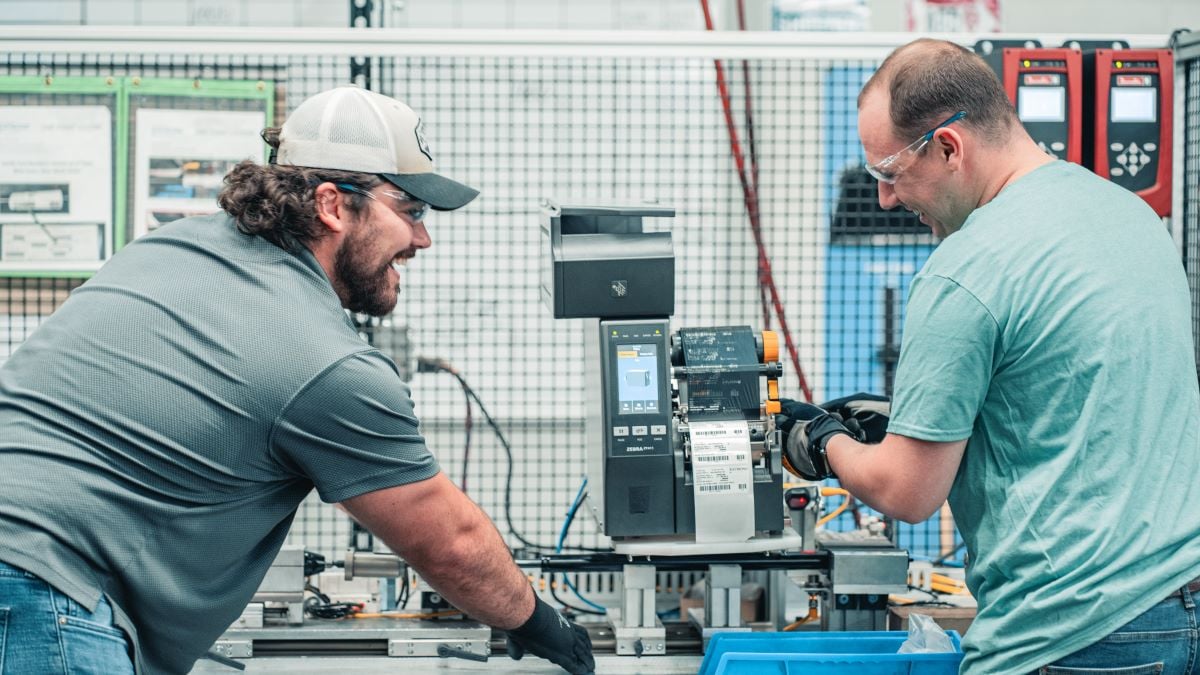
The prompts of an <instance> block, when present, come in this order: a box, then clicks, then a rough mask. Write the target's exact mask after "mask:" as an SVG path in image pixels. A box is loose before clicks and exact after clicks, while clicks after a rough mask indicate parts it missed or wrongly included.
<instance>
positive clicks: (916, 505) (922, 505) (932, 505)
mask: <svg viewBox="0 0 1200 675" xmlns="http://www.w3.org/2000/svg"><path fill="white" fill-rule="evenodd" d="M943 503H944V500H934V499H925V498H921V497H916V498H914V497H912V496H909V497H908V498H906V499H904V500H899V501H898V502H897V503H896V505H895V506H893V507H892V508H890V509H886V510H884V509H881V510H882V511H884V513H887V514H888V515H890V516H891V517H893V518H895V519H897V520H902V521H904V522H906V523H908V524H910V525H916V524H917V523H923V522H925V521H926V520H929V518H930V517H932V516H933V514H935V513H937V512H938V509H940V508H941V507H942V504H943Z"/></svg>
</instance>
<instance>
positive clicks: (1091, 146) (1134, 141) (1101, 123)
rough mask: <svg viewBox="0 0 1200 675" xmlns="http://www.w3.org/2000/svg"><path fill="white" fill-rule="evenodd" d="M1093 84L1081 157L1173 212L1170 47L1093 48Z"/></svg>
mask: <svg viewBox="0 0 1200 675" xmlns="http://www.w3.org/2000/svg"><path fill="white" fill-rule="evenodd" d="M1085 70H1086V74H1085V76H1086V77H1087V78H1088V80H1089V83H1090V85H1091V86H1090V88H1091V94H1092V96H1091V99H1092V100H1091V101H1089V105H1088V107H1089V108H1092V109H1093V110H1094V113H1093V114H1092V116H1091V121H1092V124H1091V129H1089V131H1090V133H1088V134H1085V145H1086V151H1085V154H1086V156H1085V158H1084V162H1085V163H1086V164H1087V165H1088V168H1090V169H1091V170H1092V171H1094V172H1096V174H1097V175H1099V176H1101V177H1103V178H1108V179H1109V180H1111V181H1113V182H1114V183H1116V184H1118V185H1121V186H1122V187H1125V188H1127V189H1129V190H1131V191H1133V192H1136V193H1137V194H1138V195H1139V196H1141V198H1142V199H1145V200H1146V203H1147V204H1149V205H1150V207H1151V208H1153V209H1154V211H1155V212H1156V213H1157V214H1158V215H1160V216H1167V215H1170V213H1171V143H1172V129H1171V124H1172V113H1173V107H1174V99H1173V98H1172V97H1173V95H1174V79H1175V62H1174V58H1173V56H1172V54H1171V50H1169V49H1116V50H1114V49H1097V50H1095V51H1094V52H1089V53H1088V54H1087V55H1086V56H1085Z"/></svg>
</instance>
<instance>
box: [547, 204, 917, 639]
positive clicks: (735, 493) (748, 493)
mask: <svg viewBox="0 0 1200 675" xmlns="http://www.w3.org/2000/svg"><path fill="white" fill-rule="evenodd" d="M674 215H675V213H674V210H673V209H670V208H665V207H661V206H648V205H631V206H621V205H615V206H614V205H599V206H591V205H566V204H558V203H556V202H553V201H546V202H544V203H543V208H542V223H541V234H542V239H543V247H544V249H545V252H546V253H545V256H546V257H545V259H544V262H543V267H542V270H541V293H542V300H543V302H544V303H545V304H546V306H547V307H548V308H549V309H550V310H551V312H552V313H553V315H554V317H555V318H564V319H565V318H577V319H588V320H590V322H591V325H589V326H588V327H587V329H586V350H587V361H586V363H588V364H594V365H592V367H591V368H590V369H589V371H588V372H587V374H586V376H585V377H586V380H587V391H588V396H589V399H588V402H587V416H586V424H585V429H586V433H587V439H588V440H587V442H588V447H587V453H586V454H587V473H588V483H589V491H588V502H587V507H588V510H589V511H590V512H591V514H592V515H593V517H594V518H595V520H596V522H597V523H598V525H599V526H600V528H601V530H602V532H603V533H604V535H606V536H608V537H609V538H610V539H611V542H612V547H613V550H614V552H615V553H617V554H620V555H623V556H624V557H625V560H626V561H634V562H627V563H626V564H624V565H623V568H622V571H623V579H624V593H623V603H622V604H623V607H622V608H621V612H620V613H619V616H618V617H617V618H616V619H614V621H613V623H614V626H613V628H614V633H615V635H616V638H617V640H616V643H617V653H636V654H643V653H663V651H664V645H665V641H664V640H663V638H662V636H663V627H662V624H661V623H660V622H659V621H658V618H657V616H656V614H655V611H654V609H655V606H654V600H655V596H654V592H655V569H656V565H657V566H658V567H675V565H676V563H677V562H678V561H679V560H681V559H685V558H686V559H687V560H689V561H692V562H693V563H695V562H697V561H704V562H707V563H708V564H706V565H703V566H701V567H702V568H707V570H708V578H707V581H706V584H705V591H706V593H705V606H704V608H703V610H699V609H697V610H693V612H692V616H690V617H688V618H689V619H690V620H691V621H692V623H693V624H695V625H696V626H697V628H699V629H700V631H701V633H702V635H703V637H704V641H705V644H707V639H708V637H709V636H710V635H711V634H712V633H713V632H715V631H719V630H749V629H748V627H746V626H744V625H742V622H741V620H740V608H739V606H740V589H741V582H742V574H741V573H742V569H743V568H747V569H773V570H775V571H776V572H780V573H779V574H777V575H775V576H774V577H773V578H774V579H775V582H776V585H777V586H779V587H780V588H776V589H775V590H774V591H773V593H772V596H773V597H772V604H773V605H775V606H774V607H773V609H772V614H775V615H778V617H780V618H778V619H775V618H774V617H773V619H774V620H776V621H782V620H783V619H782V617H783V615H784V609H783V607H782V605H783V604H784V602H785V597H784V593H785V592H786V588H783V586H784V584H783V583H781V582H783V581H784V575H783V574H782V571H783V570H791V572H789V573H788V575H789V576H791V577H792V578H793V579H795V580H797V581H800V580H803V583H804V585H805V586H807V587H808V588H810V589H812V588H814V587H815V586H818V585H821V586H822V588H823V592H827V593H832V598H833V599H834V602H830V603H829V604H828V606H827V611H826V612H823V613H822V617H823V619H824V620H823V621H822V625H823V627H825V628H832V629H847V628H849V629H859V628H867V629H877V628H882V627H883V625H882V622H883V618H884V616H885V614H886V602H887V594H888V593H890V592H902V591H903V590H905V573H906V569H907V555H906V554H905V553H904V552H903V551H900V550H898V549H896V548H895V546H894V545H892V544H891V542H890V541H887V540H886V539H885V538H882V537H876V538H875V539H876V541H873V542H866V541H865V540H859V541H856V542H853V543H852V544H851V545H849V546H841V545H839V543H838V542H830V546H828V547H827V546H826V545H825V543H824V542H817V540H816V538H815V537H814V530H815V521H816V513H817V510H818V509H819V505H820V492H819V486H817V485H815V484H805V485H801V486H799V487H793V488H790V489H789V490H787V491H786V493H785V489H784V481H785V477H786V476H787V474H785V472H784V469H783V465H782V457H781V444H780V437H779V432H778V431H777V430H776V428H775V423H774V414H775V413H776V412H778V411H779V401H778V398H779V389H778V378H779V377H780V375H781V374H782V364H781V363H780V361H779V360H778V352H779V350H778V340H777V338H776V336H775V334H774V333H773V332H771V331H762V332H760V333H756V332H754V331H752V330H751V329H750V328H749V327H747V326H721V327H713V328H681V329H679V330H677V331H675V332H672V331H671V329H670V318H669V317H670V315H671V314H672V312H673V311H674V301H675V294H674V276H675V259H674V252H673V248H672V243H671V234H670V233H669V232H646V231H643V222H642V219H643V218H646V217H654V218H669V217H673V216H674ZM785 511H790V522H791V525H792V527H788V526H787V521H785V518H784V516H785ZM879 540H882V541H879ZM860 544H861V546H860ZM817 545H820V546H821V547H822V549H828V551H825V550H823V551H816V550H814V549H816V547H817ZM839 549H840V550H841V551H842V553H838V552H837V551H838V550H839ZM860 549H862V550H865V551H866V552H867V555H866V556H863V555H860V553H861V551H860ZM787 552H790V554H786V553H787ZM835 561H836V562H835ZM799 570H805V572H804V574H803V575H802V576H800V577H797V576H796V574H797V572H798V571H799ZM814 571H817V572H820V573H819V574H813V572H814ZM821 579H825V580H826V581H828V582H831V583H823V582H821V581H820V580H821ZM839 596H840V597H841V598H842V600H844V602H842V603H840V605H841V606H838V604H839V603H837V602H836V600H837V598H838V597H839ZM860 596H864V597H865V596H870V598H871V600H870V601H869V602H867V601H865V600H862V599H860ZM835 610H836V611H835ZM831 619H832V620H833V621H832V623H830V620H831ZM779 625H782V624H779ZM777 627H778V626H777Z"/></svg>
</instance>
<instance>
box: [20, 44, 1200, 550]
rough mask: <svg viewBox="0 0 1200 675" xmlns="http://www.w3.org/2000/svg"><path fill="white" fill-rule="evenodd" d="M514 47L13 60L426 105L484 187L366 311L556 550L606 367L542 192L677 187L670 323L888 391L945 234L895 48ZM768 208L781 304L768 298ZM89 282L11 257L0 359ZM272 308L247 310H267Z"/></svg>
mask: <svg viewBox="0 0 1200 675" xmlns="http://www.w3.org/2000/svg"><path fill="white" fill-rule="evenodd" d="M509 51H510V52H511V53H492V54H474V55H472V54H461V55H455V54H447V55H437V56H413V55H408V54H397V55H386V54H384V55H380V53H378V52H377V51H371V52H370V53H367V52H364V53H362V54H353V53H345V52H338V53H334V52H333V51H332V50H327V52H328V53H321V50H314V49H312V48H311V46H308V45H305V44H304V43H303V42H301V41H297V42H296V43H295V44H292V45H287V44H285V45H282V46H280V47H279V48H278V49H276V50H274V52H273V53H271V54H260V53H248V54H243V53H234V52H215V51H214V50H212V49H197V51H196V53H180V52H179V51H178V50H175V51H172V52H171V53H162V54H155V53H147V52H145V51H140V52H136V53H134V52H125V51H122V50H121V49H120V47H117V46H112V47H104V46H98V47H97V49H96V51H94V52H82V53H81V52H78V51H77V50H76V51H73V52H71V53H54V52H36V53H34V52H14V51H6V52H0V77H5V76H30V75H33V76H39V77H63V76H87V77H91V76H102V77H103V76H112V77H140V78H177V79H184V80H194V81H200V82H204V81H210V80H242V81H246V80H248V81H260V82H263V83H265V85H266V86H267V87H268V88H269V90H270V91H271V92H272V96H273V101H274V113H275V120H274V121H275V122H276V123H279V122H281V121H282V119H283V117H284V116H286V114H287V113H288V112H289V111H290V110H291V109H292V108H294V107H295V106H296V105H297V104H298V103H299V102H300V101H302V100H304V99H305V98H306V97H308V96H310V95H312V94H315V93H317V92H318V91H321V90H324V89H327V88H330V87H333V86H336V85H340V84H344V83H346V82H348V81H351V80H352V79H358V81H360V82H362V83H364V84H366V85H368V86H369V87H370V88H372V89H375V90H377V91H380V92H382V93H385V94H389V95H394V96H396V97H397V98H399V99H401V100H404V101H405V102H407V103H408V104H409V105H411V106H412V107H413V108H414V109H416V110H417V111H418V112H419V113H420V114H421V115H422V117H423V118H424V120H425V124H426V136H427V140H428V141H429V143H430V145H431V146H432V150H433V154H434V156H435V158H436V160H437V164H438V167H439V171H440V172H442V173H444V174H446V175H449V176H452V177H454V178H456V179H458V180H461V181H463V182H465V183H467V184H469V185H472V186H474V187H476V188H479V189H480V191H481V195H480V197H479V198H478V199H477V200H476V201H475V202H473V203H472V204H471V205H470V206H468V207H467V208H465V209H462V210H460V211H456V212H450V213H436V214H434V215H433V216H431V217H430V218H429V220H428V226H429V229H430V233H431V236H432V239H433V242H434V244H433V247H432V248H430V249H429V250H427V251H423V252H422V253H421V255H419V256H418V257H417V258H416V260H415V261H414V262H413V263H412V264H410V265H409V266H408V267H407V268H406V270H405V278H404V279H403V280H402V284H403V290H402V293H401V301H400V304H399V305H398V306H397V309H396V311H395V312H394V313H393V314H392V315H390V316H388V317H384V318H381V319H369V318H366V317H358V319H359V325H360V327H361V330H362V333H363V336H364V338H365V339H368V340H370V341H371V342H372V343H373V344H375V345H376V346H377V347H379V348H380V349H381V350H382V351H383V352H385V353H386V354H388V355H389V356H391V357H392V358H393V359H395V360H396V361H397V363H398V364H400V367H401V370H402V372H405V373H407V374H408V375H409V376H410V377H411V380H410V384H411V386H412V389H413V397H414V400H415V401H416V404H417V413H418V415H419V416H420V417H421V420H422V431H423V432H424V434H425V435H426V438H427V440H428V443H429V446H430V448H431V449H432V450H433V452H434V453H435V455H436V456H437V458H438V461H439V463H440V464H441V466H442V468H443V469H444V470H445V472H446V473H447V474H448V476H449V477H450V478H451V479H452V480H453V481H455V482H456V483H459V484H460V485H462V486H463V487H464V489H465V490H466V492H467V494H469V495H470V496H471V497H472V498H473V499H475V500H476V501H477V502H478V503H479V504H480V505H481V506H482V507H483V508H484V509H485V510H486V511H487V512H488V513H489V514H490V515H491V516H492V517H493V519H494V520H495V521H496V522H497V523H498V524H499V527H500V529H501V532H502V533H503V534H504V535H505V536H506V537H507V538H508V540H509V543H510V544H514V545H516V544H517V543H518V539H517V538H516V537H515V536H514V535H513V532H512V531H511V530H512V529H515V530H517V531H519V532H520V533H521V535H522V536H523V537H524V538H526V539H528V540H531V541H534V542H536V543H538V544H540V545H544V546H546V547H547V548H553V544H554V543H555V540H556V538H557V536H558V534H559V528H560V526H561V524H562V520H563V515H564V513H565V511H566V510H567V508H568V507H569V506H570V504H571V502H572V498H573V497H574V496H575V494H576V491H577V490H578V489H579V485H580V482H581V479H582V473H583V471H584V465H585V462H584V448H585V447H586V446H587V445H588V443H589V439H587V438H585V434H584V422H583V417H584V402H585V400H586V394H587V392H586V391H585V389H584V386H585V385H584V382H585V380H586V378H585V373H586V372H587V371H588V369H590V368H595V367H597V365H596V364H590V363H586V362H585V360H584V358H583V354H584V323H583V322H582V321H576V320H558V321H556V320H554V319H552V318H551V316H550V313H549V311H548V310H547V309H545V308H544V307H543V306H542V305H541V304H540V301H539V290H538V279H539V277H538V270H539V268H540V266H541V265H542V263H543V262H544V258H545V257H546V256H548V255H549V253H548V252H547V251H545V250H542V244H541V241H540V237H539V223H540V218H541V215H540V214H541V211H540V205H541V203H542V201H543V200H544V199H547V198H550V199H554V200H555V201H558V202H560V203H563V202H568V203H569V202H581V201H598V200H602V201H617V202H647V201H648V202H653V203H656V204H658V205H661V206H670V207H673V208H674V209H675V210H676V216H675V217H674V218H671V219H655V222H651V223H649V225H648V229H651V230H669V231H670V232H671V233H672V237H673V241H674V249H675V256H676V279H675V293H676V305H675V313H674V315H673V318H672V325H673V328H675V329H678V328H680V327H701V326H718V325H749V326H751V327H753V328H755V329H761V328H771V329H775V330H781V329H782V328H783V325H782V321H781V319H782V320H786V326H787V329H788V332H789V333H790V337H791V339H792V341H793V342H794V343H795V345H796V347H797V354H798V362H799V366H800V369H801V370H802V371H803V374H804V376H805V377H806V378H807V381H808V382H809V384H810V385H811V386H812V389H813V392H814V398H815V399H816V400H817V401H818V402H819V401H821V400H826V399H831V398H835V397H838V396H843V395H846V394H850V393H854V392H858V391H865V392H875V393H890V388H891V378H892V374H893V372H894V366H895V362H896V360H897V358H898V354H899V345H900V340H901V335H900V330H901V326H902V324H903V318H904V317H903V314H904V304H905V298H906V296H907V291H908V284H909V281H910V280H911V278H912V277H913V275H914V274H915V273H916V272H917V271H918V270H919V269H920V267H921V266H922V264H923V263H924V261H925V259H926V258H927V257H928V255H929V254H930V252H931V251H932V250H933V248H934V247H935V245H936V241H935V240H934V239H933V238H932V237H931V235H930V234H929V232H928V230H927V228H925V227H923V226H921V225H919V223H917V222H916V220H915V219H914V217H913V216H912V215H911V214H908V213H896V212H885V211H882V210H880V208H879V206H878V203H877V201H876V195H875V186H874V182H873V180H872V179H871V178H870V177H869V176H867V174H866V173H865V172H864V171H863V170H862V169H861V162H862V150H861V147H860V146H859V143H858V140H857V129H856V124H857V116H856V97H857V95H858V91H859V89H860V88H861V86H862V84H863V82H865V80H866V79H867V78H868V77H869V76H870V75H871V73H873V72H874V70H875V68H876V67H877V65H878V62H879V60H880V59H879V57H878V50H874V51H873V50H868V49H864V50H862V51H863V55H862V56H855V55H854V53H853V52H854V50H853V48H852V47H851V48H846V47H839V48H837V49H830V50H828V53H822V52H821V51H820V50H819V49H813V50H809V51H808V52H806V54H807V56H806V57H805V58H753V59H749V60H746V61H741V60H732V61H731V60H725V61H722V62H721V63H720V65H719V66H717V65H716V64H715V63H714V61H713V60H712V58H711V56H708V55H705V56H696V55H694V54H691V53H680V54H679V55H672V54H670V53H669V51H670V50H664V52H663V53H659V54H655V55H653V56H628V57H618V56H610V55H599V56H587V55H569V56H556V55H547V54H530V53H523V52H522V50H521V49H519V48H513V49H511V50H509ZM718 67H719V68H720V79H723V80H724V81H725V83H726V85H727V89H726V93H725V94H722V93H721V91H720V89H719V88H718V86H717V82H718ZM1187 68H1188V78H1189V79H1188V90H1187V91H1188V94H1187V95H1188V104H1187V105H1188V106H1189V107H1188V109H1187V118H1186V119H1187V122H1186V124H1187V128H1188V134H1189V135H1188V141H1187V146H1186V154H1187V158H1186V160H1185V161H1186V168H1185V176H1186V177H1188V178H1187V179H1185V183H1186V184H1188V185H1195V184H1196V183H1197V180H1196V176H1197V174H1198V173H1200V167H1198V166H1197V164H1198V161H1200V160H1198V155H1200V141H1198V140H1197V139H1198V138H1200V113H1198V112H1197V100H1198V99H1200V79H1198V73H1200V66H1198V65H1197V64H1196V63H1191V64H1189V65H1187ZM214 105H215V104H214ZM731 129H732V132H731ZM739 159H740V162H741V164H742V166H743V167H744V174H743V175H744V176H745V179H746V181H747V184H748V185H749V187H750V188H751V189H749V190H748V189H746V185H743V182H742V179H741V178H740V177H739V173H738V164H739ZM129 170H130V171H132V168H130V169H129ZM133 180H134V177H133V175H132V174H131V175H130V176H129V184H131V185H132V183H133ZM1188 180H1190V182H1188ZM1197 206H1198V202H1197V197H1196V190H1195V188H1194V187H1193V188H1192V190H1191V191H1190V192H1189V193H1188V196H1187V197H1186V198H1185V200H1184V219H1185V233H1186V250H1185V257H1186V262H1187V265H1188V269H1189V272H1190V274H1191V275H1192V279H1193V280H1195V278H1196V272H1195V270H1196V268H1197V266H1198V265H1200V246H1198V245H1197V243H1196V241H1195V239H1196V235H1195V233H1196V229H1197V227H1196V221H1197V215H1196V214H1197ZM751 213H754V214H755V215H756V219H757V221H758V225H759V228H760V233H761V241H762V244H763V250H764V252H765V258H766V260H767V262H769V266H770V270H771V272H772V275H773V281H774V285H775V288H776V289H777V291H778V294H779V299H780V301H781V303H780V304H781V307H782V309H783V316H782V317H781V316H778V315H777V314H775V313H773V312H769V311H767V310H766V309H764V306H765V303H764V297H766V294H765V292H764V290H763V285H762V265H761V263H760V256H759V249H758V245H757V243H756V237H755V234H754V232H753V229H752V220H751V217H750V216H751ZM127 231H129V232H133V231H134V230H133V229H132V228H128V229H127ZM79 283H81V280H78V279H74V280H72V279H56V278H25V277H11V276H9V277H5V278H0V358H6V357H7V356H8V355H9V354H11V352H12V351H13V350H15V349H16V348H17V347H18V346H19V345H20V343H21V342H22V341H23V340H24V339H25V338H26V336H27V335H28V334H29V332H31V331H32V330H33V329H34V328H36V326H37V324H38V323H39V322H40V320H42V319H44V318H45V317H46V316H47V315H49V314H50V313H51V312H52V311H53V310H54V308H55V307H57V306H58V304H60V303H61V302H62V301H63V300H64V299H65V297H66V294H67V293H68V292H69V291H70V289H71V288H73V287H75V286H77V285H78V284H79ZM1196 286H1197V284H1195V283H1193V288H1195V287H1196ZM1193 297H1194V298H1198V297H1200V296H1196V295H1193ZM1194 309H1200V299H1197V300H1196V301H1195V303H1194ZM233 311H236V308H233ZM1196 313H1197V314H1198V315H1200V311H1198V312H1196ZM253 319H254V317H247V321H246V326H247V330H253V326H254V321H253ZM1197 328H1198V332H1200V324H1198V325H1197ZM418 357H423V358H428V359H440V360H442V361H445V362H447V363H449V364H451V365H452V366H453V367H454V369H455V370H457V372H458V373H459V374H460V375H461V377H462V379H463V380H464V381H465V382H466V383H467V384H468V385H469V386H470V388H471V389H472V390H473V391H474V392H475V394H476V395H477V396H478V397H479V400H480V401H482V403H483V404H484V405H485V406H486V409H487V412H488V414H489V415H490V416H491V418H493V420H494V421H495V423H496V426H497V427H498V429H499V431H501V432H502V434H503V436H504V438H505V440H506V442H507V445H508V449H507V450H506V448H505V447H504V444H503V443H502V442H501V441H500V436H499V434H497V433H495V431H494V430H493V429H492V428H491V427H490V426H489V424H488V423H487V422H486V420H485V419H484V416H483V414H482V411H480V409H479V408H478V406H474V407H473V408H472V407H470V406H469V403H468V397H467V395H466V394H465V393H464V388H463V387H462V386H461V384H460V382H459V380H457V379H456V378H454V377H450V376H448V375H446V374H445V373H444V372H423V371H422V370H421V369H419V368H417V367H416V365H415V364H416V362H417V359H418ZM785 365H786V369H785V375H784V377H783V378H782V380H781V388H782V394H783V395H784V396H786V397H792V398H799V397H800V396H801V392H800V388H799V373H797V372H796V369H795V368H794V367H793V365H792V364H791V363H786V364H785ZM510 453H511V462H510V459H509V454H510ZM869 515H871V512H870V511H869V510H868V509H865V507H864V508H857V507H856V508H851V509H848V510H847V511H846V513H845V514H843V515H842V516H840V517H839V518H838V519H837V520H835V521H833V522H832V523H831V525H830V526H831V527H834V528H837V529H847V528H849V527H853V526H854V521H855V519H860V520H861V518H862V517H864V516H869ZM350 537H351V525H350V523H349V521H348V520H347V519H346V517H345V516H344V515H343V514H341V513H340V512H338V511H336V510H335V509H333V508H331V507H329V506H328V505H324V504H320V503H319V502H317V501H316V497H315V496H313V497H311V498H310V500H309V501H308V502H306V503H305V504H304V505H303V506H302V507H301V510H300V512H299V514H298V517H297V518H296V520H295V524H294V527H293V531H292V536H291V541H292V543H300V544H303V545H305V546H306V547H308V548H311V549H314V550H317V551H319V552H322V553H324V554H325V555H327V556H336V555H337V552H338V551H339V550H340V549H342V548H344V547H345V546H346V545H347V544H348V543H349V541H350ZM566 541H567V543H568V545H581V546H592V545H595V543H596V541H597V530H596V527H595V525H594V523H592V522H590V521H586V520H584V519H580V520H579V521H578V522H576V523H575V525H574V527H573V529H572V531H571V533H570V534H569V536H568V537H567V539H566ZM899 541H900V544H901V545H902V546H904V547H905V548H908V549H909V550H910V551H911V552H912V553H913V555H915V556H928V557H941V556H946V555H949V556H951V557H956V558H957V557H961V551H959V550H958V547H959V544H960V542H961V540H960V539H959V537H958V536H957V533H956V532H955V530H954V526H953V522H952V520H951V518H950V517H949V514H948V512H947V511H943V512H942V513H939V514H938V515H935V516H934V517H933V518H932V519H931V520H930V521H928V522H926V523H922V524H918V525H905V524H901V525H900V526H899Z"/></svg>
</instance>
